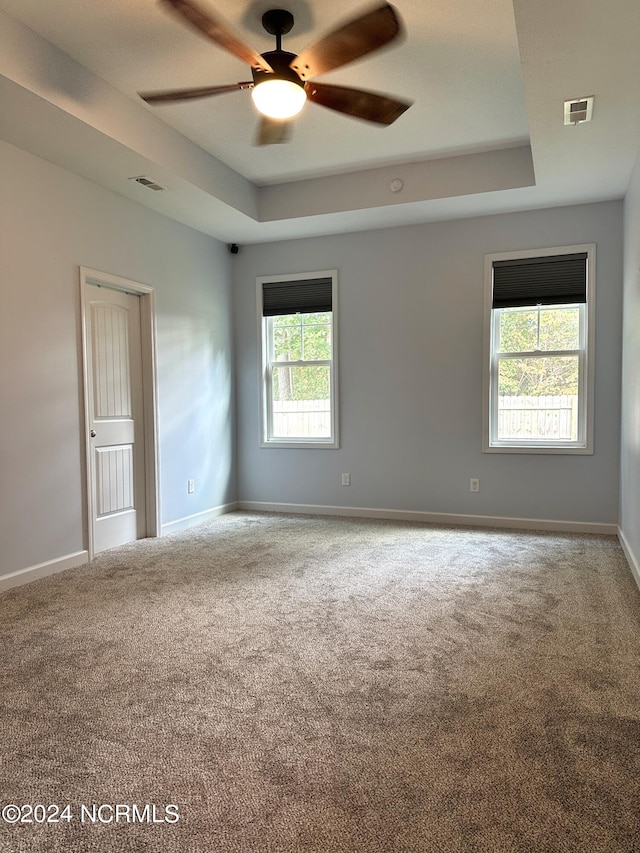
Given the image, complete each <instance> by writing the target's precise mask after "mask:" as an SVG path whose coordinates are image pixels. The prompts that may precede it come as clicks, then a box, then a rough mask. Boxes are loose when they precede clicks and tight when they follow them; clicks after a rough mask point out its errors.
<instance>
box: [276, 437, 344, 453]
mask: <svg viewBox="0 0 640 853" xmlns="http://www.w3.org/2000/svg"><path fill="white" fill-rule="evenodd" d="M339 446H340V445H339V444H338V442H337V441H333V439H328V440H327V441H307V440H305V439H300V441H296V440H295V439H291V438H285V439H282V440H280V439H269V440H267V441H262V442H261V443H260V447H269V448H272V447H277V448H282V449H286V450H292V449H295V450H337V449H338V448H339Z"/></svg>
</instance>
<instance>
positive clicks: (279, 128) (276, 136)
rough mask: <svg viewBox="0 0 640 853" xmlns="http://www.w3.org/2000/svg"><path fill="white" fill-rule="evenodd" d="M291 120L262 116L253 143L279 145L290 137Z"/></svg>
mask: <svg viewBox="0 0 640 853" xmlns="http://www.w3.org/2000/svg"><path fill="white" fill-rule="evenodd" d="M292 130H293V122H292V121H290V120H287V119H284V120H283V119H277V120H276V119H272V118H267V117H266V116H262V118H261V121H260V124H259V126H258V134H257V136H256V141H255V145H279V144H280V143H282V142H288V141H289V139H291V131H292Z"/></svg>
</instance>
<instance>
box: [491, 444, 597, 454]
mask: <svg viewBox="0 0 640 853" xmlns="http://www.w3.org/2000/svg"><path fill="white" fill-rule="evenodd" d="M482 452H483V453H533V454H547V455H552V456H553V455H564V456H593V448H592V447H589V446H585V445H567V444H492V445H485V446H484V447H483V448H482Z"/></svg>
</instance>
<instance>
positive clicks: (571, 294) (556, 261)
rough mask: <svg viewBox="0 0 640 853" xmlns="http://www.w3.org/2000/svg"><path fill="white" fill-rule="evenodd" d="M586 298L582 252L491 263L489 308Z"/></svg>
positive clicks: (564, 301) (585, 265)
mask: <svg viewBox="0 0 640 853" xmlns="http://www.w3.org/2000/svg"><path fill="white" fill-rule="evenodd" d="M586 301H587V253H586V252H578V253H576V254H572V255H549V256H547V257H544V258H520V259H517V260H515V259H514V260H504V261H494V262H493V302H492V306H493V308H517V307H521V306H525V305H567V304H570V303H573V302H586Z"/></svg>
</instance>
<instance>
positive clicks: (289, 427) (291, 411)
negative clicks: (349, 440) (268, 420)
mask: <svg viewBox="0 0 640 853" xmlns="http://www.w3.org/2000/svg"><path fill="white" fill-rule="evenodd" d="M273 434H274V435H277V436H280V437H286V436H292V437H293V436H296V437H300V436H308V437H309V438H325V437H326V436H329V435H331V409H330V408H329V401H328V400H274V401H273Z"/></svg>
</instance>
